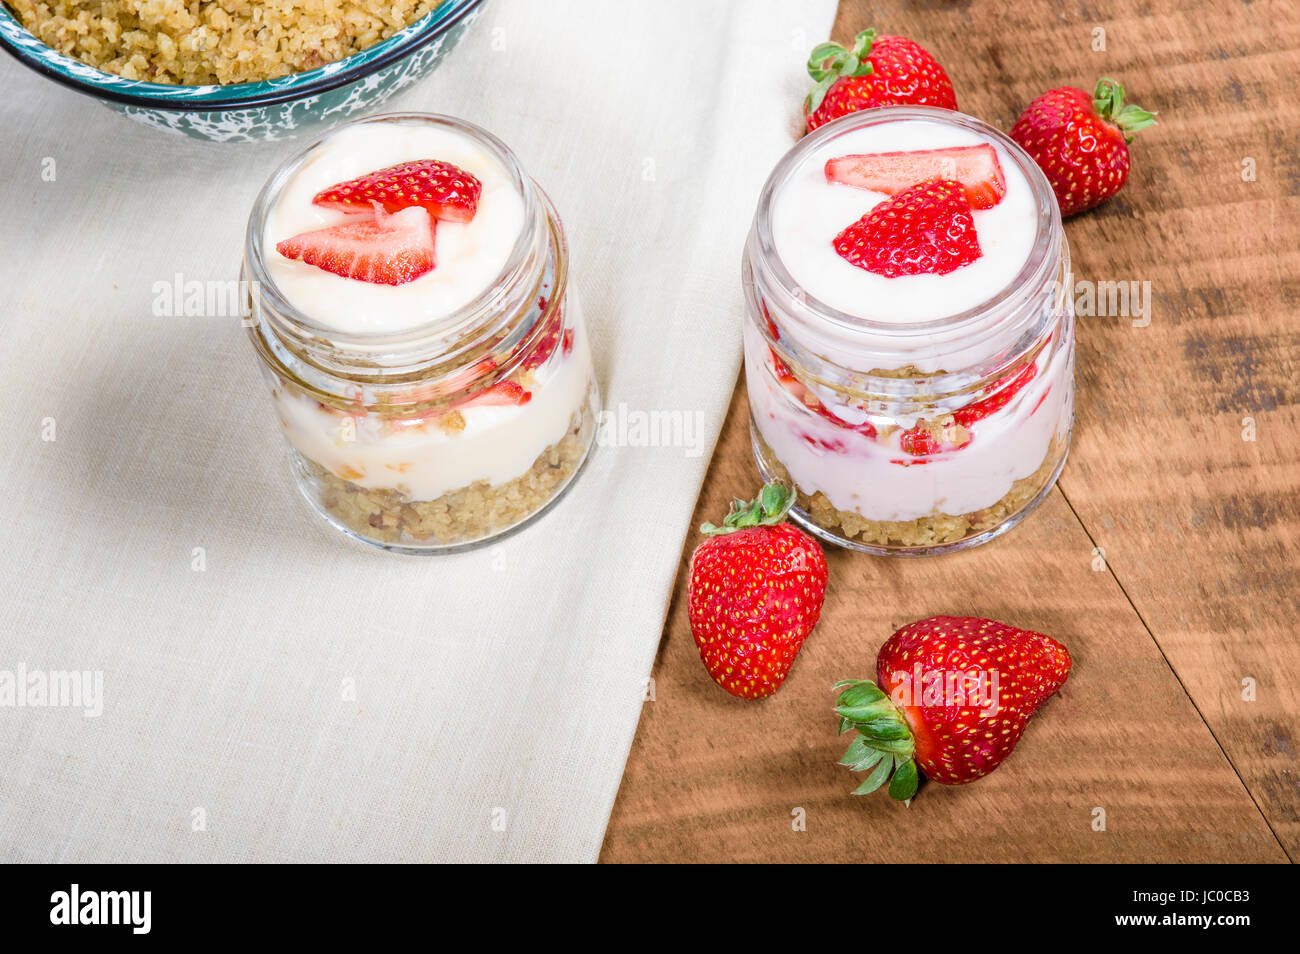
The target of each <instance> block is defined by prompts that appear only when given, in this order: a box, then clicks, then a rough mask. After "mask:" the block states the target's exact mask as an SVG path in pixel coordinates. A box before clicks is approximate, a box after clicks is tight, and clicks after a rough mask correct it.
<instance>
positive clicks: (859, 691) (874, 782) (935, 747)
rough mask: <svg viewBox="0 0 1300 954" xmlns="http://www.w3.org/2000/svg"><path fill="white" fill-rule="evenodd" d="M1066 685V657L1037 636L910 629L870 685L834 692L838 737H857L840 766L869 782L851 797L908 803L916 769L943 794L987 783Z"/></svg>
mask: <svg viewBox="0 0 1300 954" xmlns="http://www.w3.org/2000/svg"><path fill="white" fill-rule="evenodd" d="M1069 675H1070V653H1069V651H1068V650H1067V649H1066V648H1065V647H1064V646H1062V645H1061V644H1060V643H1058V642H1057V641H1056V640H1054V639H1052V638H1051V637H1049V636H1044V635H1043V634H1042V633H1033V632H1030V631H1028V630H1024V629H1016V628H1015V627H1014V626H1008V625H1007V624H1005V623H998V622H995V621H994V620H991V619H978V618H976V617H970V616H964V617H957V616H933V617H931V618H929V619H923V620H920V621H918V622H915V623H909V624H908V625H907V626H904V627H903V628H902V629H900V630H899V631H898V632H896V633H894V635H893V636H891V637H890V638H889V640H888V641H887V642H886V643H885V645H884V646H882V647H880V653H879V654H878V655H877V657H876V682H875V683H872V682H869V681H867V680H848V681H845V682H841V683H838V684H837V685H836V688H837V689H842V690H843V691H842V692H841V693H840V696H839V700H838V704H837V705H836V707H835V713H836V715H838V716H839V717H840V731H841V732H843V731H845V730H846V729H849V728H854V729H857V731H858V733H859V734H858V736H857V737H856V738H855V739H854V740H853V742H852V743H851V744H850V745H849V748H848V751H846V752H845V753H844V758H843V759H841V760H840V761H841V764H843V765H847V766H849V767H850V768H852V769H853V770H854V771H855V772H869V773H870V774H869V775H868V776H867V780H866V781H865V782H863V783H862V784H861V785H860V786H858V788H857V789H856V790H855V791H854V793H853V794H855V795H862V794H866V793H867V792H874V791H875V790H876V789H878V788H879V787H880V786H881V785H883V784H884V783H885V782H886V780H888V781H889V794H890V796H891V797H893V798H896V799H900V800H905V799H909V798H911V797H912V795H914V794H915V793H916V787H917V781H918V777H917V767H918V766H919V767H920V770H921V771H922V772H924V773H925V775H926V777H927V778H929V779H931V780H932V781H935V782H938V783H940V784H942V785H963V784H965V783H966V782H973V781H975V780H976V779H977V778H981V777H983V776H985V775H987V774H988V773H989V772H991V771H993V770H994V769H995V768H997V767H998V766H999V765H1001V764H1002V761H1003V759H1005V758H1006V757H1007V756H1008V755H1010V754H1011V750H1012V749H1014V748H1015V747H1016V743H1017V742H1019V741H1020V736H1021V735H1022V734H1023V733H1024V731H1025V725H1026V723H1028V722H1029V717H1030V716H1031V715H1033V714H1034V712H1035V711H1036V710H1037V709H1038V707H1039V706H1041V705H1042V704H1043V702H1044V701H1045V700H1046V699H1047V697H1048V696H1050V695H1052V693H1054V692H1056V690H1057V689H1059V688H1061V686H1062V685H1063V684H1064V683H1065V680H1066V678H1068V677H1069ZM891 775H892V779H891Z"/></svg>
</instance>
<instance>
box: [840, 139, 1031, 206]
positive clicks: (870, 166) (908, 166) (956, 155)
mask: <svg viewBox="0 0 1300 954" xmlns="http://www.w3.org/2000/svg"><path fill="white" fill-rule="evenodd" d="M936 178H937V179H955V180H956V181H958V182H960V183H961V184H962V188H963V189H965V190H966V198H967V200H969V202H970V204H971V208H974V209H991V208H993V206H995V205H997V204H998V203H999V202H1001V201H1002V197H1003V196H1004V195H1006V194H1007V179H1006V176H1004V175H1003V174H1002V164H1001V163H1000V162H998V151H997V150H996V149H994V148H993V147H992V146H991V145H989V144H988V143H981V144H980V145H978V146H956V147H954V148H952V149H923V150H918V151H914V152H877V153H870V154H867V155H854V156H840V157H839V158H838V159H828V160H826V181H827V182H838V183H841V184H843V185H848V186H853V187H854V188H857V189H870V190H871V191H872V192H883V193H885V195H898V193H900V192H902V191H903V190H904V189H907V188H910V187H911V186H914V185H916V184H917V183H918V182H924V181H925V180H927V179H936Z"/></svg>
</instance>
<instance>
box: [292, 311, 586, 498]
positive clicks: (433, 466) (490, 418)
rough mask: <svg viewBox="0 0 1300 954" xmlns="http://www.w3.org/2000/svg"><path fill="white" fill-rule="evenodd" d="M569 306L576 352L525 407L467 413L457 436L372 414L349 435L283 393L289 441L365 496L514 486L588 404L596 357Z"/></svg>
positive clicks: (331, 417) (318, 408)
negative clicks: (361, 489) (381, 492)
mask: <svg viewBox="0 0 1300 954" xmlns="http://www.w3.org/2000/svg"><path fill="white" fill-rule="evenodd" d="M567 307H568V308H569V309H572V311H571V313H570V314H569V315H568V316H566V318H567V320H566V322H565V324H566V326H571V327H572V328H573V330H574V338H573V349H572V351H571V352H570V353H569V354H565V353H564V351H563V349H560V348H557V349H556V351H555V353H554V354H553V355H552V357H551V359H550V360H549V361H547V362H546V364H544V365H542V366H541V367H539V368H537V369H536V370H535V371H534V372H533V374H534V381H533V382H530V384H531V386H530V390H531V391H532V395H533V396H532V399H531V400H530V401H528V403H526V404H521V405H498V406H491V405H488V406H479V407H468V408H464V409H462V410H460V412H459V413H460V414H462V415H463V416H464V419H465V426H464V428H463V429H461V430H458V431H452V432H449V431H447V430H445V429H444V428H443V427H442V426H441V424H440V423H439V420H438V419H437V418H430V419H427V420H425V421H423V422H420V423H417V424H405V423H394V422H393V421H391V420H389V419H384V418H381V417H379V416H376V415H366V416H364V417H360V418H358V419H356V422H355V432H354V433H351V432H348V431H345V430H344V426H343V425H344V420H345V417H346V416H345V415H343V414H341V413H340V412H339V411H337V410H334V409H331V408H327V407H323V406H322V405H321V404H320V403H319V402H317V401H316V400H314V399H313V398H311V397H309V396H308V395H306V394H303V393H301V392H297V391H292V392H291V391H288V390H286V389H283V388H281V389H277V391H276V407H277V410H278V411H279V414H280V420H281V423H282V424H283V426H284V433H285V436H286V437H288V439H289V443H291V444H292V445H293V446H294V447H295V448H296V449H297V450H298V452H299V453H301V454H302V455H303V456H304V457H307V458H309V459H310V460H313V461H316V462H317V463H318V464H320V465H321V466H322V467H325V468H326V469H328V470H330V471H331V472H333V473H334V474H335V475H336V476H338V477H342V478H343V479H345V480H348V481H351V482H352V483H354V484H357V485H358V486H361V487H365V488H367V489H384V490H397V491H400V492H401V493H403V494H405V495H406V496H407V497H409V498H411V499H412V500H436V499H437V498H439V497H441V496H442V495H443V494H445V493H448V492H450V491H453V490H459V489H461V488H463V487H467V486H469V485H470V484H473V483H475V482H476V481H480V480H483V481H487V482H488V484H489V485H492V486H496V485H498V484H504V483H506V482H507V481H510V480H513V479H515V478H516V477H519V476H520V475H521V474H523V473H525V472H526V471H527V470H528V469H529V468H530V467H532V466H533V462H534V461H536V460H537V458H538V457H539V456H541V453H542V452H543V451H544V450H546V448H548V447H550V446H551V445H552V444H554V443H556V442H557V441H559V440H560V439H561V438H562V437H564V434H565V432H566V430H567V429H568V427H569V424H570V421H571V420H572V419H573V415H574V413H575V412H576V411H578V410H579V409H581V408H582V407H583V405H584V402H585V401H586V398H587V390H588V388H589V386H590V374H589V371H590V368H591V358H590V354H589V351H588V344H587V337H586V334H585V333H584V330H583V327H584V326H583V322H582V316H581V312H580V311H578V300H577V297H576V295H574V294H573V292H570V293H569V296H568V302H567Z"/></svg>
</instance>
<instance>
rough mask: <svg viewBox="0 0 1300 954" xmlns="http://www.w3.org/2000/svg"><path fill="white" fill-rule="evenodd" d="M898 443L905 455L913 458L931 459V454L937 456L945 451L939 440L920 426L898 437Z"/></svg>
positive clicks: (909, 429)
mask: <svg viewBox="0 0 1300 954" xmlns="http://www.w3.org/2000/svg"><path fill="white" fill-rule="evenodd" d="M898 442H899V446H900V447H901V448H902V450H903V453H904V454H910V455H911V456H913V457H929V456H930V455H931V454H937V453H939V451H941V450H943V444H942V443H941V442H940V441H939V438H937V437H935V435H934V434H933V433H932V432H931V431H929V430H927V429H926V428H924V427H921V425H919V424H918V425H916V426H915V427H911V428H908V429H907V430H905V431H903V433H901V434H900V435H898Z"/></svg>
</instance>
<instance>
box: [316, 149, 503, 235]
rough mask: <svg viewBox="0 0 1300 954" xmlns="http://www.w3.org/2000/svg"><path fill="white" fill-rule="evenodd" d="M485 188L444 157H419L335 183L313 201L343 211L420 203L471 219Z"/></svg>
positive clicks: (440, 214) (443, 214) (446, 215)
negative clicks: (443, 159)
mask: <svg viewBox="0 0 1300 954" xmlns="http://www.w3.org/2000/svg"><path fill="white" fill-rule="evenodd" d="M482 192H483V184H482V183H481V182H479V181H478V179H476V178H474V176H472V175H470V174H469V173H468V172H466V171H465V170H464V169H460V168H458V167H456V166H453V165H452V164H451V163H450V162H443V161H442V160H441V159H419V160H416V161H415V162H403V163H400V164H398V165H396V166H389V167H388V168H387V169H380V170H379V171H378V172H371V173H367V174H366V175H364V176H359V177H357V178H356V179H349V180H348V181H347V182H340V183H339V184H338V185H332V186H330V187H329V188H328V189H324V190H322V191H321V192H319V193H317V195H316V198H314V199H312V202H314V203H315V204H316V205H319V206H321V207H323V208H326V209H338V210H339V211H341V212H369V211H370V209H371V208H372V207H373V206H374V205H375V204H376V203H377V204H379V205H380V206H382V207H383V209H384V211H385V212H398V211H400V210H402V209H409V208H411V207H412V206H419V207H420V208H422V209H427V210H428V212H429V214H430V215H431V216H433V217H434V218H435V219H446V220H447V221H449V222H468V221H469V220H470V219H472V218H474V212H475V210H477V209H478V197H479V195H480V194H481V193H482Z"/></svg>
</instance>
